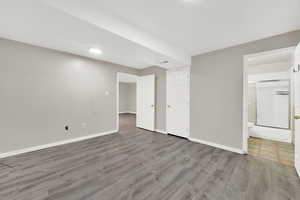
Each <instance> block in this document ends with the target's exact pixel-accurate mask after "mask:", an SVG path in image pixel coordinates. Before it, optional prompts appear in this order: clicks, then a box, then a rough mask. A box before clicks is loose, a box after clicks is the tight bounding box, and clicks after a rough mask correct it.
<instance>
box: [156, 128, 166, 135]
mask: <svg viewBox="0 0 300 200" xmlns="http://www.w3.org/2000/svg"><path fill="white" fill-rule="evenodd" d="M155 132H158V133H162V134H168V133H167V131H163V130H160V129H155Z"/></svg>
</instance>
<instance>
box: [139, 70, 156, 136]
mask: <svg viewBox="0 0 300 200" xmlns="http://www.w3.org/2000/svg"><path fill="white" fill-rule="evenodd" d="M136 117H137V127H139V128H143V129H147V130H150V131H154V129H155V128H154V127H155V76H154V75H148V76H140V77H138V79H137V116H136Z"/></svg>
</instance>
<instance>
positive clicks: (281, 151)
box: [248, 137, 294, 166]
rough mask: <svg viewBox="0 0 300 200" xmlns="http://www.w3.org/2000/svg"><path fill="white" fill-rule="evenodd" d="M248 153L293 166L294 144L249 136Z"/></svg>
mask: <svg viewBox="0 0 300 200" xmlns="http://www.w3.org/2000/svg"><path fill="white" fill-rule="evenodd" d="M248 153H249V154H250V155H252V156H255V157H260V158H264V159H268V160H272V161H275V162H279V163H281V164H284V165H287V166H294V145H292V144H289V143H285V142H277V141H272V140H266V139H261V138H255V137H250V138H249V140H248Z"/></svg>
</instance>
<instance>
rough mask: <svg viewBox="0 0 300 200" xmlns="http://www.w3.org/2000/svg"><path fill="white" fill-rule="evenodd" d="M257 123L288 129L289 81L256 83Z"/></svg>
mask: <svg viewBox="0 0 300 200" xmlns="http://www.w3.org/2000/svg"><path fill="white" fill-rule="evenodd" d="M256 94H257V95H256V96H257V125H260V126H269V127H275V128H284V129H288V128H289V127H290V124H289V119H290V106H289V105H290V83H289V81H285V80H282V81H270V82H259V83H257V84H256Z"/></svg>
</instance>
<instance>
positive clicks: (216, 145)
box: [189, 138, 245, 154]
mask: <svg viewBox="0 0 300 200" xmlns="http://www.w3.org/2000/svg"><path fill="white" fill-rule="evenodd" d="M189 140H190V141H192V142H197V143H201V144H205V145H208V146H212V147H216V148H219V149H224V150H226V151H231V152H235V153H238V154H245V152H244V151H243V150H242V149H237V148H233V147H228V146H225V145H222V144H216V143H213V142H207V141H204V140H199V139H196V138H189Z"/></svg>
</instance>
